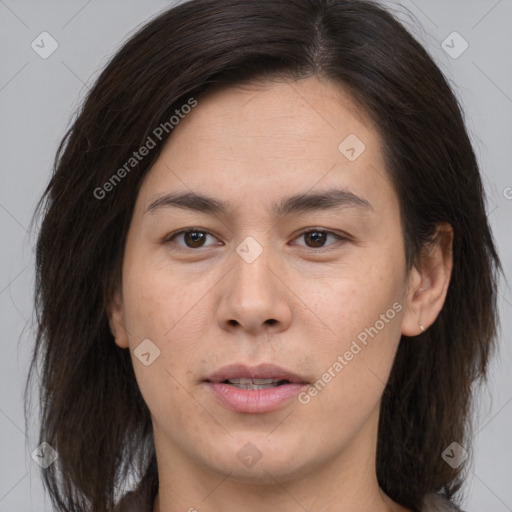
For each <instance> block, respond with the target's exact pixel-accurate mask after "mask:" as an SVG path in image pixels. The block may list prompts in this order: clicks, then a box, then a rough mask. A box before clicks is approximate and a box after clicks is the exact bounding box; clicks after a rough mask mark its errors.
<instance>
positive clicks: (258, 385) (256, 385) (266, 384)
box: [228, 377, 283, 389]
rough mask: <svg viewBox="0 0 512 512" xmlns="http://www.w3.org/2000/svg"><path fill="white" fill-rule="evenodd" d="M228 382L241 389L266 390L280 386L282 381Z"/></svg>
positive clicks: (247, 380)
mask: <svg viewBox="0 0 512 512" xmlns="http://www.w3.org/2000/svg"><path fill="white" fill-rule="evenodd" d="M228 382H229V383H230V384H232V385H233V386H235V387H237V388H239V389H266V388H273V387H275V386H278V385H279V383H280V382H283V381H282V380H275V379H247V378H244V377H242V378H240V379H228Z"/></svg>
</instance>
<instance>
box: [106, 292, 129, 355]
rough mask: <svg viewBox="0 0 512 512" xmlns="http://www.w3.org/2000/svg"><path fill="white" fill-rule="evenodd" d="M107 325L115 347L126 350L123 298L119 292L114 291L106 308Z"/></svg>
mask: <svg viewBox="0 0 512 512" xmlns="http://www.w3.org/2000/svg"><path fill="white" fill-rule="evenodd" d="M108 323H109V326H110V332H111V333H112V336H114V338H115V342H116V345H118V346H119V347H121V348H128V334H127V331H126V323H125V315H124V306H123V297H122V293H121V291H120V290H116V291H115V293H114V295H113V298H112V301H111V303H110V304H109V307H108Z"/></svg>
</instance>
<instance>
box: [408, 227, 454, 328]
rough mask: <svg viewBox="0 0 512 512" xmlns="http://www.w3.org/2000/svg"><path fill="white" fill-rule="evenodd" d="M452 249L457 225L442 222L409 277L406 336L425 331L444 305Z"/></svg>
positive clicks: (450, 270)
mask: <svg viewBox="0 0 512 512" xmlns="http://www.w3.org/2000/svg"><path fill="white" fill-rule="evenodd" d="M452 248H453V228H452V227H451V226H450V224H447V223H441V224H438V225H437V227H436V233H435V236H434V241H433V242H432V243H431V244H429V245H428V246H426V247H425V248H424V250H423V251H422V253H421V255H420V258H419V263H418V264H417V265H415V266H414V267H413V268H412V269H411V271H410V273H409V276H408V294H407V299H406V307H405V314H404V316H403V317H402V334H403V335H405V336H417V335H418V334H421V333H422V332H423V330H426V329H428V327H430V326H431V325H432V324H433V323H434V321H435V319H436V318H437V316H438V315H439V312H440V311H441V309H442V308H443V305H444V301H445V299H446V293H447V291H448V285H449V284H450V277H451V273H452V267H453V256H452ZM422 326H423V328H424V329H422V328H421V327H422Z"/></svg>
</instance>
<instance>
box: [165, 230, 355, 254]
mask: <svg viewBox="0 0 512 512" xmlns="http://www.w3.org/2000/svg"><path fill="white" fill-rule="evenodd" d="M189 233H204V234H206V235H207V236H208V235H210V236H213V237H214V235H212V234H211V233H209V232H208V231H204V230H202V229H196V228H189V229H182V230H181V231H177V232H176V233H171V234H170V235H167V236H166V237H165V238H164V240H163V242H164V243H169V242H173V241H174V239H175V238H177V237H178V236H180V235H187V234H189ZM309 233H322V234H325V235H332V236H334V238H336V240H337V241H338V242H340V241H347V240H348V237H344V236H342V235H339V234H337V233H334V232H333V231H329V230H326V229H316V228H312V229H311V228H310V229H307V230H305V231H303V232H302V233H299V234H298V235H297V236H296V237H295V238H294V240H295V239H297V238H299V237H301V236H304V235H307V234H309ZM214 238H215V237H214ZM332 245H335V243H332V244H329V245H327V246H324V247H308V246H307V245H304V246H303V247H304V248H305V249H306V250H310V251H313V252H319V251H320V250H322V249H324V250H330V249H327V248H328V247H330V246H332ZM178 247H179V249H177V250H191V251H199V250H200V249H204V248H205V247H186V246H181V245H179V246H178ZM206 247H209V246H206Z"/></svg>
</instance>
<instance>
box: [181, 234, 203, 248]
mask: <svg viewBox="0 0 512 512" xmlns="http://www.w3.org/2000/svg"><path fill="white" fill-rule="evenodd" d="M185 239H186V242H187V245H190V244H189V241H191V243H192V247H200V246H201V242H202V241H203V239H204V233H201V232H200V231H191V232H189V233H185Z"/></svg>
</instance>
